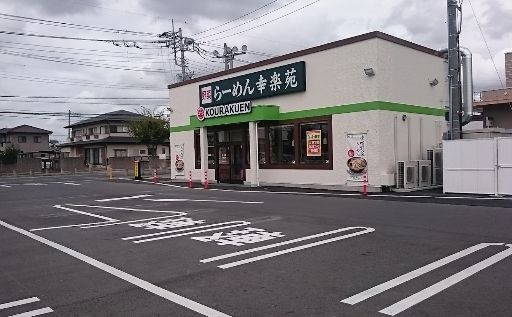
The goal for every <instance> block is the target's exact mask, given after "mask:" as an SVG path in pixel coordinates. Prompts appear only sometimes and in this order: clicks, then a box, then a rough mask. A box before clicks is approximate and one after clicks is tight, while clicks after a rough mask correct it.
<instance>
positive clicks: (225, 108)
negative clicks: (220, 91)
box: [197, 101, 251, 121]
mask: <svg viewBox="0 0 512 317" xmlns="http://www.w3.org/2000/svg"><path fill="white" fill-rule="evenodd" d="M250 112H251V102H250V101H243V102H237V103H231V104H229V105H220V106H214V107H209V108H203V107H199V108H197V119H198V120H199V121H203V120H204V119H208V118H216V117H225V116H232V115H237V114H242V113H250Z"/></svg>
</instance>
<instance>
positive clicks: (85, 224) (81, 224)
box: [30, 221, 117, 231]
mask: <svg viewBox="0 0 512 317" xmlns="http://www.w3.org/2000/svg"><path fill="white" fill-rule="evenodd" d="M106 223H117V221H101V222H89V223H79V224H75V225H64V226H55V227H44V228H36V229H30V231H42V230H52V229H63V228H73V227H83V226H90V225H99V224H106Z"/></svg>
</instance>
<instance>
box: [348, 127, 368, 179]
mask: <svg viewBox="0 0 512 317" xmlns="http://www.w3.org/2000/svg"><path fill="white" fill-rule="evenodd" d="M366 138H367V135H366V133H353V134H347V173H348V180H349V181H353V182H362V181H363V176H364V175H365V174H366V173H367V170H368V162H367V161H366V159H367V156H366V155H367V152H366V151H367V149H366V145H367V141H366Z"/></svg>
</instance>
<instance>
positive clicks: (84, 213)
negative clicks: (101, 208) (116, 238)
mask: <svg viewBox="0 0 512 317" xmlns="http://www.w3.org/2000/svg"><path fill="white" fill-rule="evenodd" d="M53 207H54V208H59V209H63V210H67V211H71V212H74V213H77V214H82V215H87V216H91V217H96V218H100V219H103V220H107V221H119V220H117V219H114V218H109V217H105V216H100V215H96V214H91V213H88V212H85V211H80V210H76V209H71V208H67V207H63V206H61V205H55V206H53Z"/></svg>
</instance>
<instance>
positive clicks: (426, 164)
mask: <svg viewBox="0 0 512 317" xmlns="http://www.w3.org/2000/svg"><path fill="white" fill-rule="evenodd" d="M418 185H419V187H429V186H431V185H432V162H431V161H429V160H418Z"/></svg>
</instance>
